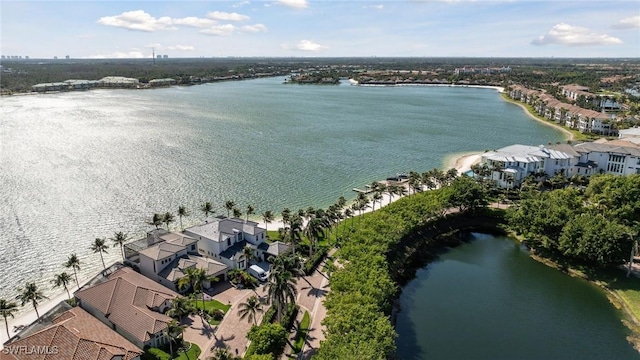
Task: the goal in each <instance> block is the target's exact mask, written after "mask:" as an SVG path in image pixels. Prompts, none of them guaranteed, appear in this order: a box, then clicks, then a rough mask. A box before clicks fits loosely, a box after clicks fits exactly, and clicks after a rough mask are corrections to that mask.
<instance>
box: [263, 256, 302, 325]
mask: <svg viewBox="0 0 640 360" xmlns="http://www.w3.org/2000/svg"><path fill="white" fill-rule="evenodd" d="M300 275H301V267H300V259H299V257H298V256H296V255H280V256H277V257H276V258H275V259H274V260H273V264H272V265H271V272H270V273H269V278H268V280H269V282H268V283H267V285H266V289H267V297H268V299H269V301H270V302H271V304H272V305H273V306H275V307H276V318H277V320H278V322H281V321H282V315H283V313H284V309H286V308H287V306H288V305H289V304H290V303H294V302H295V301H296V295H297V290H296V283H297V279H296V277H298V276H300Z"/></svg>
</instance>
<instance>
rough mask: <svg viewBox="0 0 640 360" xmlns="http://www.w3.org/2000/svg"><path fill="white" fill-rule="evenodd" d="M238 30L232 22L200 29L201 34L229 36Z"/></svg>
mask: <svg viewBox="0 0 640 360" xmlns="http://www.w3.org/2000/svg"><path fill="white" fill-rule="evenodd" d="M235 30H236V27H235V26H233V25H232V24H223V25H214V26H212V27H209V28H207V29H202V30H200V31H199V33H201V34H205V35H214V36H229V35H231V34H233V32H234V31H235Z"/></svg>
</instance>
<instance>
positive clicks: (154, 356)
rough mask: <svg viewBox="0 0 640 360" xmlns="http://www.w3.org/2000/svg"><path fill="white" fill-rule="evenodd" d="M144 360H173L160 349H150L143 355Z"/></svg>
mask: <svg viewBox="0 0 640 360" xmlns="http://www.w3.org/2000/svg"><path fill="white" fill-rule="evenodd" d="M142 358H143V359H144V360H171V356H170V355H169V354H167V353H166V352H164V351H162V350H160V349H158V348H154V347H152V348H149V349H147V351H146V352H145V353H144V354H143V355H142Z"/></svg>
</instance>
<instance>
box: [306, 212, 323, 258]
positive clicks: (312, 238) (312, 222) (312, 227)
mask: <svg viewBox="0 0 640 360" xmlns="http://www.w3.org/2000/svg"><path fill="white" fill-rule="evenodd" d="M304 233H305V235H306V236H307V238H309V256H312V255H313V244H315V243H316V242H317V241H318V238H319V237H320V234H321V233H322V222H321V220H320V219H318V218H316V217H312V218H311V219H309V221H307V226H306V227H305V229H304Z"/></svg>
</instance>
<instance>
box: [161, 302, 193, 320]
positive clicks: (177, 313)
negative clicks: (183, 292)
mask: <svg viewBox="0 0 640 360" xmlns="http://www.w3.org/2000/svg"><path fill="white" fill-rule="evenodd" d="M192 310H193V308H192V307H191V305H190V303H189V299H187V298H186V297H184V296H178V297H176V298H175V299H173V301H171V308H170V309H169V310H167V315H168V316H171V317H174V318H177V319H178V321H181V320H182V318H183V317H184V316H185V315H189V314H190V313H191V311H192Z"/></svg>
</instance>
